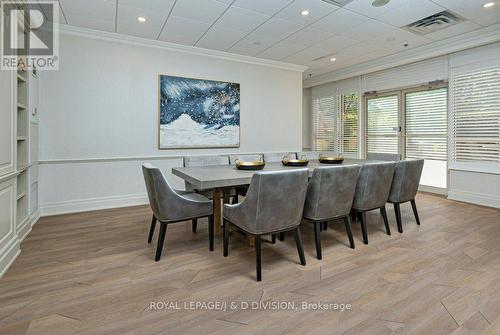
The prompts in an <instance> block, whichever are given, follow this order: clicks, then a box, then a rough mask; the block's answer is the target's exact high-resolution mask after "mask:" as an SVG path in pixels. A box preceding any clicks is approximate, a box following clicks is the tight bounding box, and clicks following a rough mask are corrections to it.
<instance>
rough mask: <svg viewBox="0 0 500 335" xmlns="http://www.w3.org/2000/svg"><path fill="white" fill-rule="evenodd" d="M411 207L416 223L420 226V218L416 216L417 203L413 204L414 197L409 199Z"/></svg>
mask: <svg viewBox="0 0 500 335" xmlns="http://www.w3.org/2000/svg"><path fill="white" fill-rule="evenodd" d="M410 204H411V208H412V209H413V215H415V220H416V221H417V224H418V225H419V226H420V218H419V217H418V211H417V205H416V204H415V199H413V200H410Z"/></svg>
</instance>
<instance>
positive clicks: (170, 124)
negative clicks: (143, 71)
mask: <svg viewBox="0 0 500 335" xmlns="http://www.w3.org/2000/svg"><path fill="white" fill-rule="evenodd" d="M159 114H160V115H159V118H160V120H159V136H158V142H159V148H160V149H176V148H228V147H239V146H240V84H238V83H230V82H222V81H215V80H205V79H193V78H184V77H175V76H169V75H160V77H159Z"/></svg>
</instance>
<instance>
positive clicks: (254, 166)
mask: <svg viewBox="0 0 500 335" xmlns="http://www.w3.org/2000/svg"><path fill="white" fill-rule="evenodd" d="M234 164H235V165H236V168H237V169H238V170H262V169H263V168H264V166H265V165H266V163H264V161H254V162H242V161H240V160H239V159H237V160H235V161H234Z"/></svg>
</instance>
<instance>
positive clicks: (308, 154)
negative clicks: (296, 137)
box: [296, 151, 319, 160]
mask: <svg viewBox="0 0 500 335" xmlns="http://www.w3.org/2000/svg"><path fill="white" fill-rule="evenodd" d="M296 155H297V158H298V159H302V158H303V157H305V158H306V159H308V160H318V159H319V151H301V152H297V153H296Z"/></svg>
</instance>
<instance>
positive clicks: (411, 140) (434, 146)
mask: <svg viewBox="0 0 500 335" xmlns="http://www.w3.org/2000/svg"><path fill="white" fill-rule="evenodd" d="M447 100H448V89H447V88H446V87H444V88H437V89H430V90H424V91H418V92H409V93H406V94H405V135H406V152H405V153H406V157H408V158H425V159H432V160H441V161H446V134H447V121H446V120H447V105H448V103H447Z"/></svg>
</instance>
